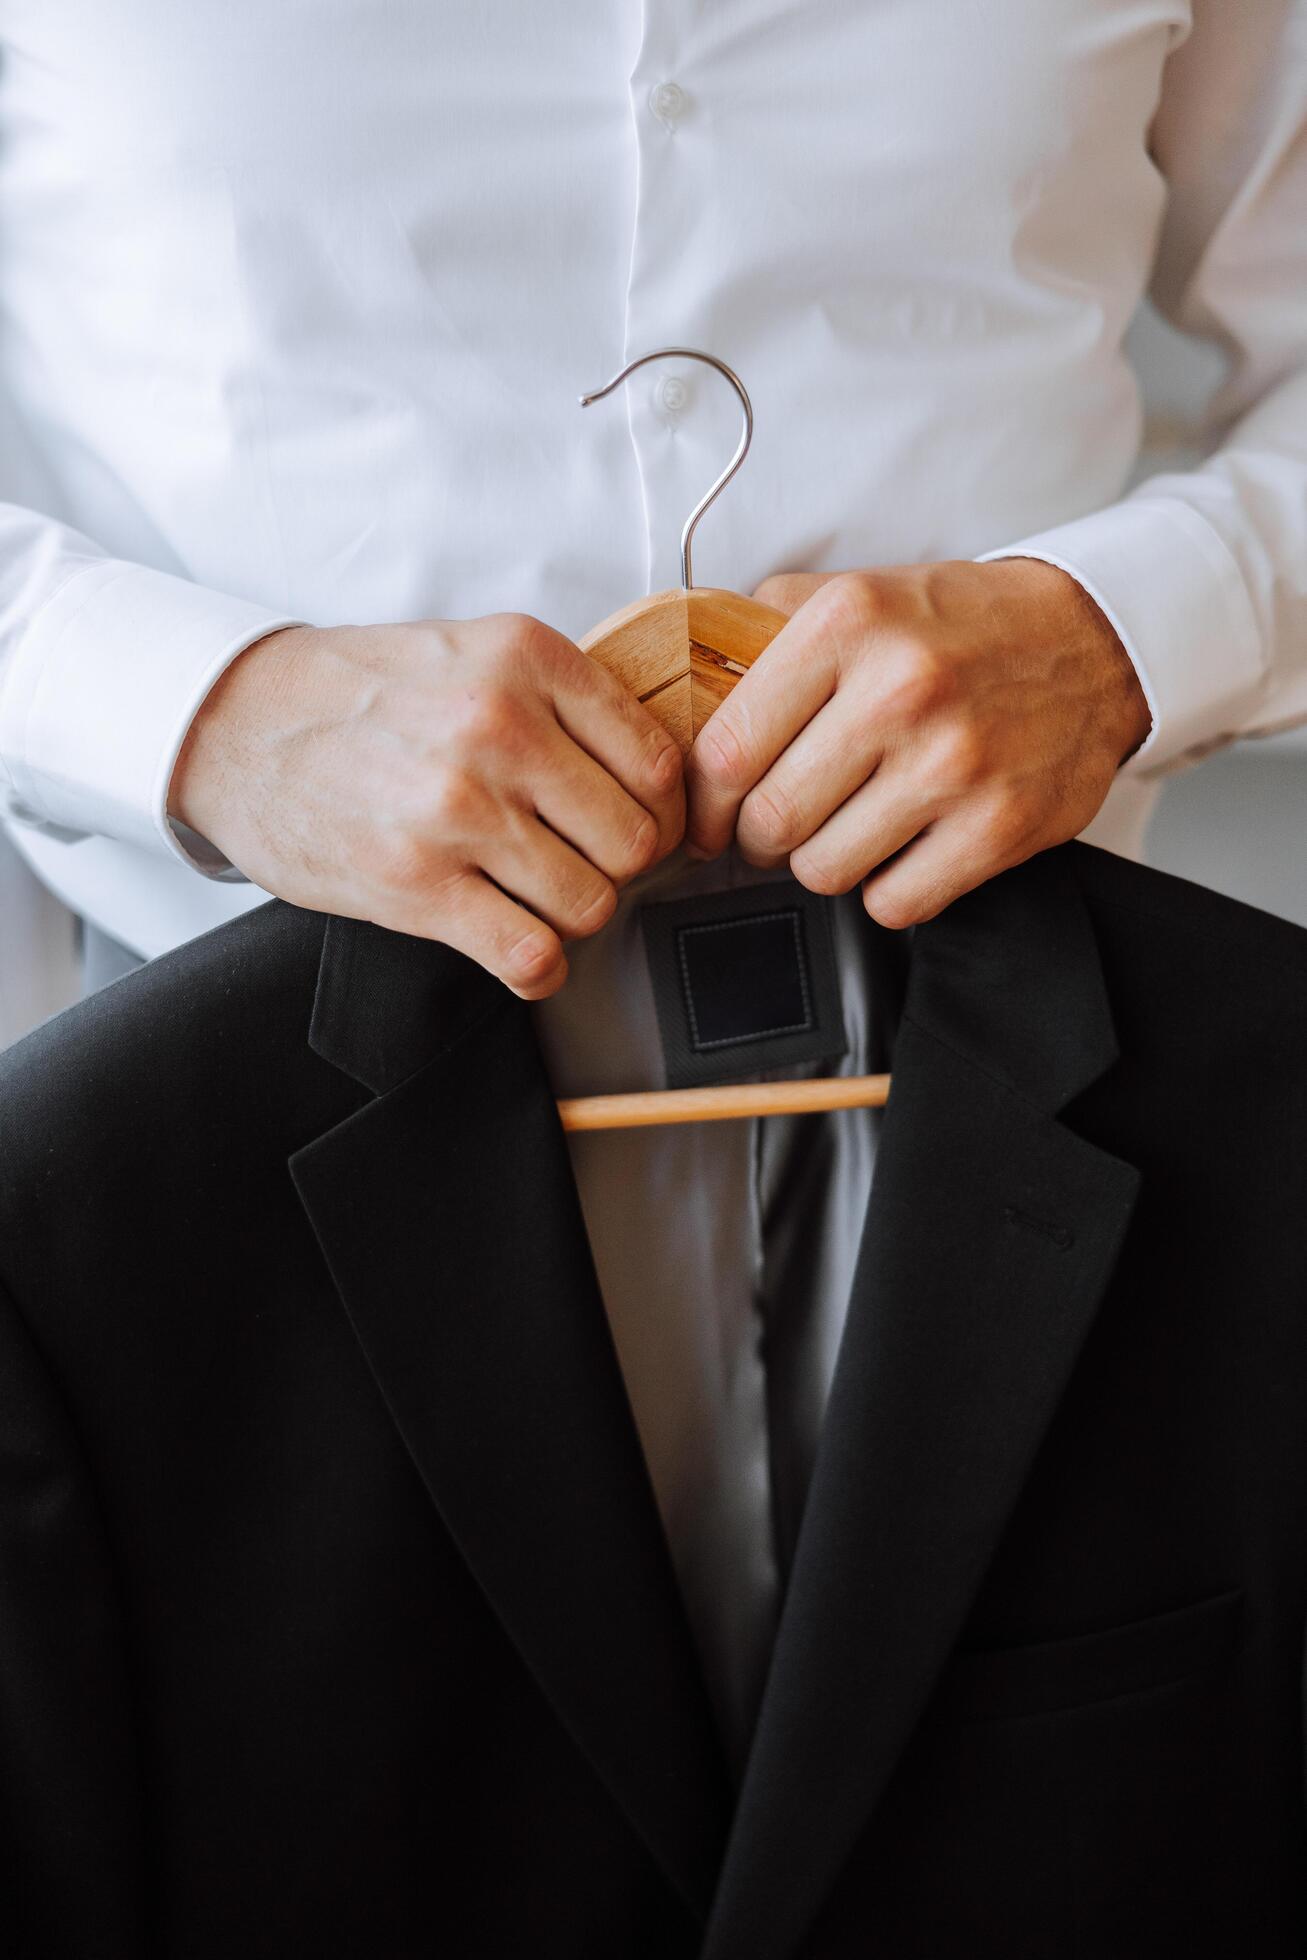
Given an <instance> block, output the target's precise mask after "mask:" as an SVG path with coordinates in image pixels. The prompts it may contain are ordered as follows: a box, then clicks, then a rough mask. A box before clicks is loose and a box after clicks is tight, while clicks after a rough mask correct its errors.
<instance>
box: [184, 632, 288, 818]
mask: <svg viewBox="0 0 1307 1960" xmlns="http://www.w3.org/2000/svg"><path fill="white" fill-rule="evenodd" d="M313 630H314V629H313V628H312V627H309V626H282V627H278V628H277V630H276V631H275V632H272V633H265V634H264V636H263V637H262V639H258V640H253V641H251V643H250V644H249V646H247V647H245V648H243V649H242V651H241V652H240V653H238V654H237V656H236V658H235V659H234V660H233V661H232V662H231V663H230V665H229V666H227V667H225V668H224V669H223V671H222V673H221V674H220V675H219V676H218V678H217V680H216V681H215V682H214V684H213V686H212V687H211V688H210V689H209V692H208V693H207V694H206V695H205V697H204V699H203V701H202V702H201V703H200V706H199V707H198V709H197V710H196V712H195V714H194V716H193V718H192V720H191V724H190V726H189V728H188V729H187V731H186V734H185V736H184V738H183V740H182V745H181V748H180V749H179V750H178V752H177V760H176V761H175V763H174V764H173V769H172V777H171V780H170V782H169V785H168V815H169V817H170V818H173V819H174V820H175V821H176V822H178V823H181V824H184V825H185V826H186V828H187V829H188V830H191V831H193V832H195V833H196V835H197V836H199V837H201V838H203V839H205V840H207V841H208V842H209V843H210V844H212V845H214V846H215V847H217V848H218V849H220V850H221V849H222V848H223V839H222V834H221V833H222V832H223V830H224V829H225V827H226V826H225V823H224V809H225V807H226V805H227V803H228V801H229V799H230V797H231V795H232V794H233V793H237V794H239V784H240V779H241V776H242V765H243V762H244V761H245V760H246V758H247V756H248V751H249V748H250V744H251V740H252V737H253V735H254V733H255V731H256V730H257V729H258V728H259V727H260V726H261V725H264V726H266V716H267V712H268V708H269V704H270V702H271V700H272V698H273V696H274V695H275V694H276V693H277V692H278V691H279V690H281V689H284V687H285V685H286V666H287V662H288V660H289V658H290V657H291V656H292V655H293V654H294V653H295V652H297V651H298V649H299V647H300V645H301V644H302V643H303V641H304V638H305V636H306V635H307V634H309V633H311V632H312V631H313Z"/></svg>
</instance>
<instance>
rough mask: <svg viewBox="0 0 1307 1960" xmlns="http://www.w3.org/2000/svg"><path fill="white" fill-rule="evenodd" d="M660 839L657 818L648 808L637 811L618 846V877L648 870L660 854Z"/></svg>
mask: <svg viewBox="0 0 1307 1960" xmlns="http://www.w3.org/2000/svg"><path fill="white" fill-rule="evenodd" d="M658 840H659V832H658V825H657V822H656V821H655V819H654V818H653V817H652V816H651V815H650V813H649V812H648V810H639V811H637V812H636V814H635V815H634V816H633V817H632V819H631V822H630V825H629V827H628V829H627V833H626V836H625V837H624V838H623V839H622V841H621V843H620V845H619V847H618V853H617V875H618V877H621V878H634V877H636V876H637V875H638V873H640V872H641V871H647V870H648V868H649V866H650V865H651V864H652V863H653V861H654V858H655V857H656V856H657V854H658Z"/></svg>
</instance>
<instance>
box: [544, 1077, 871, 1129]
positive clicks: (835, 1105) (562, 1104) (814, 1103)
mask: <svg viewBox="0 0 1307 1960" xmlns="http://www.w3.org/2000/svg"><path fill="white" fill-rule="evenodd" d="M889 1082H890V1079H889V1077H888V1075H821V1076H814V1077H813V1078H812V1079H811V1080H809V1081H801V1082H739V1083H734V1082H732V1083H726V1084H723V1085H721V1086H718V1087H714V1088H711V1089H642V1090H637V1091H636V1092H635V1093H633V1094H631V1095H624V1096H570V1097H564V1098H562V1099H561V1100H560V1101H559V1104H558V1114H559V1116H560V1117H561V1119H562V1124H563V1128H564V1129H565V1130H633V1129H648V1128H650V1127H651V1126H652V1125H654V1124H657V1123H719V1122H721V1121H723V1119H725V1118H726V1117H730V1116H800V1115H803V1114H805V1113H806V1112H807V1111H809V1110H818V1109H880V1108H881V1107H883V1105H884V1104H885V1103H886V1102H887V1101H888V1100H889Z"/></svg>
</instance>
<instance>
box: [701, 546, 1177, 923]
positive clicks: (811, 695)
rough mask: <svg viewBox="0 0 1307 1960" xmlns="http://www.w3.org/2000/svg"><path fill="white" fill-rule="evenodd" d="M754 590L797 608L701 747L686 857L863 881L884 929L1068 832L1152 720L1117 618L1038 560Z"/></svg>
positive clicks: (790, 582) (923, 915)
mask: <svg viewBox="0 0 1307 1960" xmlns="http://www.w3.org/2000/svg"><path fill="white" fill-rule="evenodd" d="M753 596H754V597H755V598H756V599H760V600H762V601H763V602H765V603H766V604H767V605H771V606H775V607H777V608H778V610H780V611H782V612H785V613H787V614H789V615H790V617H789V619H788V620H787V623H786V624H785V625H784V626H783V627H782V628H781V630H780V631H779V632H778V634H777V635H776V638H775V639H774V640H773V641H772V643H771V645H770V646H769V647H767V648H766V650H765V651H764V652H763V653H762V654H761V655H760V656H759V658H758V659H757V660H756V661H755V662H754V665H753V666H752V667H751V668H750V669H749V671H748V673H746V674H745V675H744V676H743V677H742V678H741V679H740V680H739V681H737V683H736V685H735V686H734V688H733V689H732V690H731V692H730V694H729V695H728V696H727V698H726V700H725V701H724V702H723V703H722V705H721V706H720V707H719V708H718V709H717V710H716V712H715V713H714V714H713V715H712V716H711V717H710V719H709V720H708V721H707V722H706V723H705V724H704V726H703V727H702V728H701V729H700V731H699V735H698V738H697V740H696V741H695V744H694V746H693V748H692V749H691V751H690V754H689V757H688V759H687V765H686V772H687V773H686V787H687V794H688V821H687V825H686V844H687V848H688V850H689V852H690V854H691V855H693V856H703V857H715V856H716V855H717V854H718V852H720V851H722V850H724V849H725V848H726V846H727V845H728V844H729V843H730V841H731V838H732V835H734V837H735V839H736V842H737V844H738V846H739V849H740V852H741V854H742V855H743V857H744V858H745V859H746V860H747V862H748V863H750V864H753V865H758V866H763V867H770V866H773V865H777V864H781V863H783V862H784V861H785V860H786V859H788V860H789V865H790V869H791V870H792V871H793V873H794V875H795V877H796V878H797V879H798V880H799V882H800V883H801V884H803V885H805V886H807V888H808V889H809V890H810V891H814V892H824V893H835V892H844V891H849V890H851V889H852V887H853V886H854V885H856V884H858V883H859V882H861V884H862V887H863V902H864V904H865V905H866V908H867V911H868V912H869V913H870V915H871V916H872V918H874V919H876V920H878V921H879V923H880V924H882V925H885V926H890V927H896V928H897V927H903V926H908V925H913V924H916V923H917V922H918V921H919V920H923V919H930V918H933V917H934V916H935V914H936V913H937V912H942V911H943V909H944V907H945V906H946V905H948V904H950V903H951V902H952V900H953V899H955V898H957V897H959V896H960V895H961V894H962V893H963V892H966V891H970V890H971V889H972V888H973V887H974V886H976V885H979V884H983V883H984V881H985V880H986V879H987V878H992V877H993V876H994V875H995V873H997V872H999V871H1003V870H1006V869H1007V868H1008V867H1009V866H1010V865H1013V864H1019V863H1021V861H1022V860H1023V859H1024V858H1027V857H1031V856H1033V855H1034V853H1035V852H1036V851H1041V850H1044V849H1046V848H1047V847H1049V846H1050V845H1053V844H1060V843H1061V842H1063V841H1064V839H1066V838H1068V837H1074V836H1075V835H1076V834H1077V832H1079V831H1081V830H1083V829H1084V827H1085V825H1086V824H1087V823H1089V821H1090V820H1091V818H1092V817H1093V816H1094V815H1095V813H1096V812H1097V811H1098V809H1099V807H1100V806H1101V804H1102V802H1103V799H1104V797H1105V796H1106V795H1107V792H1108V790H1109V788H1110V787H1111V784H1112V778H1113V776H1114V774H1115V772H1116V770H1117V769H1118V768H1119V767H1120V765H1121V763H1122V762H1123V761H1125V759H1126V757H1127V756H1128V755H1130V754H1131V753H1132V752H1133V750H1134V749H1136V748H1137V747H1138V746H1139V744H1140V743H1141V742H1142V741H1143V739H1144V737H1145V736H1146V735H1147V733H1148V730H1149V727H1150V725H1151V717H1150V714H1149V709H1148V704H1147V701H1146V700H1145V698H1144V693H1143V690H1142V688H1141V687H1140V684H1139V679H1138V676H1137V675H1136V673H1135V670H1134V667H1133V665H1132V664H1131V661H1130V658H1129V656H1128V654H1127V653H1126V651H1125V648H1124V647H1123V646H1122V644H1121V642H1120V640H1119V639H1118V637H1117V635H1116V633H1115V631H1114V630H1113V628H1112V626H1111V625H1110V623H1109V622H1108V620H1107V619H1106V618H1105V616H1104V615H1103V613H1102V612H1101V611H1100V610H1099V608H1098V607H1097V606H1096V605H1095V604H1094V602H1093V600H1092V599H1091V598H1090V597H1089V595H1088V594H1087V593H1086V592H1085V590H1084V588H1083V587H1082V586H1080V585H1079V584H1078V583H1077V582H1076V580H1075V579H1073V578H1072V577H1071V576H1070V575H1069V574H1068V573H1066V572H1063V571H1061V570H1060V569H1059V568H1058V567H1056V566H1054V565H1049V564H1046V563H1044V562H1043V561H1042V560H1039V559H1032V558H1003V559H995V560H993V561H991V562H990V563H988V564H981V565H978V564H974V563H972V562H971V561H970V560H969V559H959V560H948V561H945V562H942V563H939V564H928V565H908V566H898V567H895V568H893V569H890V570H886V571H854V572H828V573H807V572H793V573H784V574H781V575H779V576H777V577H774V578H768V579H765V580H764V581H763V583H762V584H761V585H760V586H759V587H758V588H757V590H756V592H755V593H754V595H753Z"/></svg>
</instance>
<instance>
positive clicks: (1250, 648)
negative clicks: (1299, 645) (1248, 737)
mask: <svg viewBox="0 0 1307 1960" xmlns="http://www.w3.org/2000/svg"><path fill="white" fill-rule="evenodd" d="M995 558H1042V559H1043V560H1044V561H1045V562H1046V563H1047V564H1050V565H1057V566H1060V568H1061V569H1062V570H1063V571H1064V572H1069V573H1070V575H1071V577H1072V578H1073V579H1075V580H1076V581H1077V583H1078V584H1079V585H1081V586H1083V588H1084V590H1085V591H1086V592H1087V593H1088V594H1089V596H1090V598H1091V599H1092V600H1093V601H1094V603H1095V604H1096V605H1097V606H1098V607H1099V608H1100V609H1101V611H1102V612H1103V613H1104V614H1105V615H1106V617H1107V619H1108V620H1109V622H1110V623H1111V625H1112V626H1113V627H1114V628H1115V630H1116V633H1117V635H1118V637H1119V638H1120V641H1121V644H1122V645H1123V646H1124V648H1125V650H1126V652H1127V654H1128V655H1129V657H1130V660H1131V662H1132V664H1133V666H1134V669H1135V672H1136V673H1137V674H1138V676H1139V684H1140V686H1141V687H1142V689H1143V691H1144V698H1145V699H1146V701H1147V703H1148V707H1149V711H1150V712H1151V714H1152V717H1153V725H1152V728H1151V729H1150V730H1149V733H1148V734H1147V735H1146V736H1145V738H1144V740H1143V741H1142V742H1141V743H1140V745H1139V747H1138V748H1137V749H1135V750H1134V752H1133V753H1132V754H1131V755H1129V756H1127V758H1126V760H1125V761H1124V762H1123V763H1122V764H1121V767H1120V769H1119V770H1118V772H1117V773H1118V774H1119V775H1132V776H1133V775H1139V776H1146V775H1154V774H1156V775H1163V774H1165V773H1166V772H1167V771H1168V770H1171V769H1176V768H1184V767H1187V766H1188V765H1189V764H1190V763H1193V762H1197V761H1198V760H1199V759H1200V758H1201V757H1202V756H1203V755H1206V754H1208V753H1210V751H1211V750H1212V749H1216V748H1220V747H1222V746H1223V745H1224V744H1225V743H1226V742H1230V741H1233V740H1234V739H1235V737H1236V736H1237V734H1238V732H1239V726H1240V724H1241V722H1242V721H1243V720H1244V719H1245V718H1246V716H1247V713H1248V711H1249V709H1250V707H1251V706H1252V704H1253V702H1254V701H1255V700H1256V699H1257V698H1258V696H1259V695H1260V693H1261V690H1262V687H1263V684H1264V682H1265V679H1266V673H1265V663H1264V660H1263V655H1262V647H1261V637H1260V634H1259V633H1258V629H1257V618H1256V615H1255V613H1254V611H1253V607H1252V602H1251V600H1250V598H1249V596H1248V591H1247V588H1246V586H1245V585H1244V582H1243V579H1242V577H1241V575H1240V572H1239V568H1238V566H1237V564H1236V563H1235V560H1234V558H1233V556H1232V555H1231V553H1230V550H1229V548H1228V546H1227V545H1226V543H1225V541H1224V539H1223V538H1222V537H1221V536H1220V535H1219V533H1218V532H1217V531H1216V530H1215V529H1214V528H1213V526H1212V525H1211V524H1209V523H1208V521H1207V519H1206V518H1205V517H1202V516H1201V515H1200V514H1199V513H1198V512H1197V511H1196V510H1194V509H1193V508H1192V507H1191V506H1190V505H1188V504H1185V503H1181V502H1180V501H1179V500H1178V499H1171V498H1162V497H1143V496H1135V497H1126V498H1125V499H1123V500H1122V501H1121V502H1120V503H1117V504H1110V505H1109V506H1108V507H1107V508H1106V509H1105V510H1099V511H1094V512H1092V513H1091V514H1090V515H1089V516H1087V517H1079V518H1074V519H1073V520H1072V521H1071V522H1070V523H1067V524H1059V525H1057V526H1056V527H1055V528H1054V529H1052V530H1048V531H1040V532H1038V533H1037V534H1036V535H1035V536H1033V537H1029V538H1026V539H1023V540H1022V541H1021V542H1020V543H1018V544H1011V545H1005V546H1003V547H1002V548H1001V549H1000V550H998V551H987V552H984V553H983V554H982V555H981V557H980V558H979V559H977V560H976V562H977V563H979V564H985V563H988V562H989V561H990V560H992V559H995Z"/></svg>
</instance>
